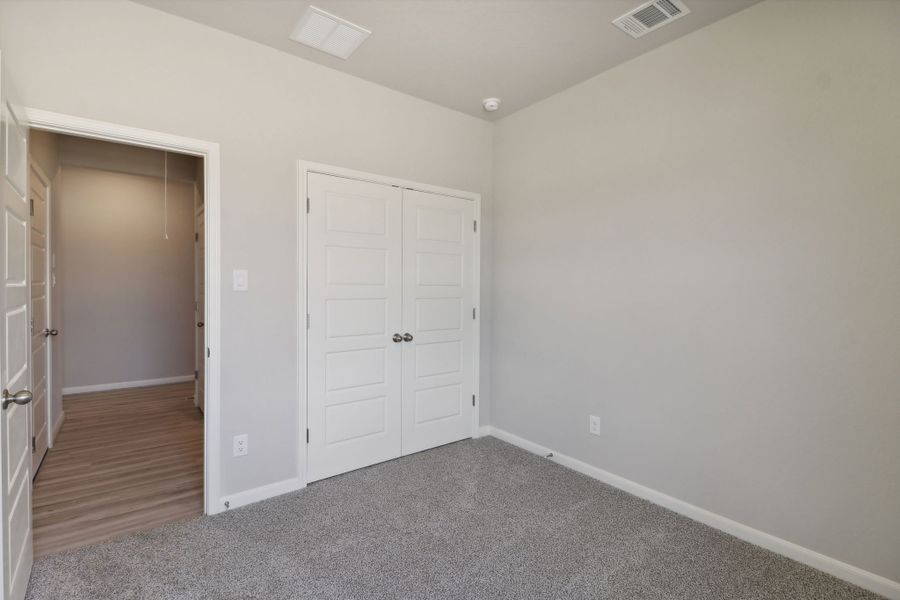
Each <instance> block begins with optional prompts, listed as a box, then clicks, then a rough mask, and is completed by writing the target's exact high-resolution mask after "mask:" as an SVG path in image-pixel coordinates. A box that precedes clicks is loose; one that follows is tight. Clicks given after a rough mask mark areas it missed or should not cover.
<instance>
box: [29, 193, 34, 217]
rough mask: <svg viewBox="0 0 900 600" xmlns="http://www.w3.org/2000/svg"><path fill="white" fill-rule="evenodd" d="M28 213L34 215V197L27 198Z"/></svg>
mask: <svg viewBox="0 0 900 600" xmlns="http://www.w3.org/2000/svg"><path fill="white" fill-rule="evenodd" d="M28 214H29V215H31V216H32V217H33V216H34V198H29V199H28Z"/></svg>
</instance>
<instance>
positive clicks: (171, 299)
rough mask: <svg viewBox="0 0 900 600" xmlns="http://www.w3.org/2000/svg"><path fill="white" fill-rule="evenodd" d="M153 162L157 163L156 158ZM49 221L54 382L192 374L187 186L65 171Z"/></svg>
mask: <svg viewBox="0 0 900 600" xmlns="http://www.w3.org/2000/svg"><path fill="white" fill-rule="evenodd" d="M158 154H160V158H162V153H158ZM60 179H61V183H60V185H59V186H58V189H59V191H60V195H61V197H62V200H61V202H60V206H59V213H58V214H59V220H58V221H57V222H56V223H55V228H54V236H53V237H54V242H55V244H56V248H55V254H56V272H57V282H58V286H57V287H61V288H62V290H64V294H65V297H64V301H62V303H61V304H62V317H63V319H62V323H61V324H59V325H58V326H59V327H60V329H62V335H60V336H59V340H60V341H61V344H62V355H63V356H62V366H63V375H62V386H63V388H73V387H80V386H90V385H98V384H109V383H126V382H132V381H143V380H147V379H161V378H169V377H181V376H188V375H192V374H193V372H194V333H195V331H194V330H195V325H194V184H193V183H186V182H182V181H169V182H168V183H167V184H166V188H167V192H166V196H167V198H166V203H167V204H168V206H167V209H166V210H165V212H167V213H168V218H167V219H166V220H167V221H168V225H167V227H166V229H167V231H168V239H166V238H165V237H164V235H163V231H164V207H163V186H164V183H163V180H162V179H160V178H158V177H147V176H143V175H132V174H127V173H117V172H112V171H105V170H100V169H90V168H84V167H74V166H69V165H64V166H63V167H62V170H61V177H60Z"/></svg>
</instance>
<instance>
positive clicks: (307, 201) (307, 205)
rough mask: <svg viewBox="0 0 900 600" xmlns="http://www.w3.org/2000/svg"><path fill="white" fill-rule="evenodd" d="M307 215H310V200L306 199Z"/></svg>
mask: <svg viewBox="0 0 900 600" xmlns="http://www.w3.org/2000/svg"><path fill="white" fill-rule="evenodd" d="M306 214H309V198H307V199H306Z"/></svg>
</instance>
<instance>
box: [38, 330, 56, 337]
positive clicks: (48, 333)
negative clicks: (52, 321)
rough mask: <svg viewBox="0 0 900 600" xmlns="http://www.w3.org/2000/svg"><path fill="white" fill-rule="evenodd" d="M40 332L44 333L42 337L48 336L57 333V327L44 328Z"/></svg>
mask: <svg viewBox="0 0 900 600" xmlns="http://www.w3.org/2000/svg"><path fill="white" fill-rule="evenodd" d="M41 333H42V334H44V337H50V336H51V335H59V329H45V330H43V331H42V332H41Z"/></svg>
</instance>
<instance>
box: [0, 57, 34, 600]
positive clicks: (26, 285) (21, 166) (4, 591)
mask: <svg viewBox="0 0 900 600" xmlns="http://www.w3.org/2000/svg"><path fill="white" fill-rule="evenodd" d="M4 67H5V65H3V64H2V55H0V171H2V172H3V177H0V274H2V278H3V282H2V284H0V312H2V314H0V386H2V389H3V392H2V395H3V398H2V410H0V561H2V563H3V565H2V566H3V585H2V586H0V600H22V598H24V597H25V589H26V588H27V587H28V579H29V577H30V576H31V565H32V563H33V561H34V557H33V555H32V546H31V423H29V410H28V409H29V407H28V406H27V405H28V404H29V403H30V402H31V400H32V394H31V391H30V390H31V368H30V367H31V363H30V358H31V352H30V348H29V347H30V345H31V339H30V337H31V336H30V328H31V314H30V313H31V306H30V304H31V302H30V300H31V289H30V288H31V282H30V277H29V269H28V266H29V265H28V262H29V258H28V248H29V237H30V231H29V212H30V211H29V205H28V204H29V203H28V147H27V146H28V131H27V129H26V127H25V125H24V123H23V122H22V120H21V115H18V114H17V112H16V104H15V103H14V102H13V101H12V99H11V96H12V94H11V90H10V86H9V81H8V80H7V73H6V69H5V68H4Z"/></svg>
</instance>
